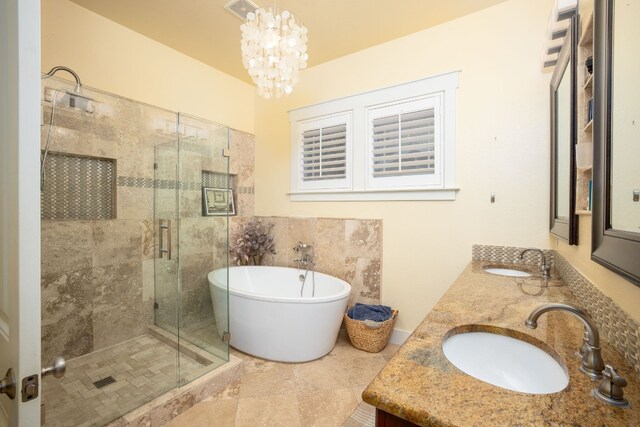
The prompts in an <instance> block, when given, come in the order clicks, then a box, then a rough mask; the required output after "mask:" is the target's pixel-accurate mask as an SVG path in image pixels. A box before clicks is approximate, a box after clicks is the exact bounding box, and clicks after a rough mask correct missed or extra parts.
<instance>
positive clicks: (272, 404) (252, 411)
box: [235, 393, 301, 427]
mask: <svg viewBox="0 0 640 427" xmlns="http://www.w3.org/2000/svg"><path fill="white" fill-rule="evenodd" d="M235 426H236V427H259V426H263V427H273V426H287V427H297V426H298V427H301V423H300V414H299V412H298V399H297V396H296V394H295V393H287V394H280V395H275V396H266V397H247V398H241V399H239V400H238V410H237V413H236V423H235Z"/></svg>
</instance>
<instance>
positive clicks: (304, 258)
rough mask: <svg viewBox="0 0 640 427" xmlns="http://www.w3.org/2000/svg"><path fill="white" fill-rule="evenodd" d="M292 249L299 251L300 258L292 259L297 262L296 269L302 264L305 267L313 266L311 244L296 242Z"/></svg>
mask: <svg viewBox="0 0 640 427" xmlns="http://www.w3.org/2000/svg"><path fill="white" fill-rule="evenodd" d="M293 250H294V251H296V252H300V253H301V256H300V258H298V259H294V260H293V262H295V263H297V264H298V270H299V269H300V266H304V267H305V268H307V269H308V268H309V267H313V265H314V264H315V262H314V261H313V255H314V254H313V246H311V245H307V244H306V243H302V242H298V244H297V245H295V246H294V247H293Z"/></svg>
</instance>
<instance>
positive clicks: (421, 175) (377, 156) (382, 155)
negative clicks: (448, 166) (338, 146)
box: [368, 96, 441, 188]
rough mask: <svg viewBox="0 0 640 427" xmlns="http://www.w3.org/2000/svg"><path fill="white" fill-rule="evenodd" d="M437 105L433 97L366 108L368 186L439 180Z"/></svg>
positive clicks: (417, 183) (391, 185) (416, 184)
mask: <svg viewBox="0 0 640 427" xmlns="http://www.w3.org/2000/svg"><path fill="white" fill-rule="evenodd" d="M439 104H440V102H439V97H438V96H434V97H428V98H424V99H419V100H411V101H406V102H401V103H394V104H391V105H383V106H376V107H372V108H370V109H369V120H368V126H369V138H368V141H369V175H368V184H369V186H371V187H378V188H380V187H382V188H384V187H397V186H412V185H413V186H418V185H432V184H434V183H436V182H437V181H438V176H437V175H438V170H439V160H440V159H439V158H438V156H439V155H440V134H441V130H440V127H441V124H440V114H439Z"/></svg>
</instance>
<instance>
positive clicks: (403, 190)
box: [289, 71, 460, 201]
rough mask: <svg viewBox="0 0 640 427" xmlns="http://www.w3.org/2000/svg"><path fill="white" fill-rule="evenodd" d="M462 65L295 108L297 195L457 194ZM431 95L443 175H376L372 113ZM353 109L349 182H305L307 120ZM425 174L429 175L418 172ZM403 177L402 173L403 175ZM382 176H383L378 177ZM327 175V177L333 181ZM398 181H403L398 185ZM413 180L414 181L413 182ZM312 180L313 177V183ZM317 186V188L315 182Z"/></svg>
mask: <svg viewBox="0 0 640 427" xmlns="http://www.w3.org/2000/svg"><path fill="white" fill-rule="evenodd" d="M459 79H460V71H454V72H450V73H447V74H442V75H438V76H434V77H429V78H426V79H422V80H417V81H414V82H410V83H405V84H401V85H397V86H392V87H387V88H384V89H378V90H374V91H371V92H365V93H361V94H358V95H353V96H349V97H346V98H339V99H336V100H332V101H327V102H323V103H320V104H315V105H311V106H308V107H303V108H299V109H296V110H292V111H289V121H290V125H291V191H290V193H289V197H290V200H292V201H367V200H455V198H456V193H457V191H458V188H457V187H456V185H455V142H456V135H455V133H456V132H455V129H456V121H455V120H456V116H455V115H456V89H457V88H458V84H459ZM426 99H431V100H433V102H434V103H436V104H437V105H438V108H439V120H440V126H439V129H438V132H439V137H438V139H439V144H440V145H439V148H438V150H439V152H438V154H439V155H437V156H436V163H437V165H438V168H440V169H439V171H438V172H439V173H438V174H437V175H438V178H432V179H426V180H425V179H423V180H422V181H420V179H416V178H415V176H414V178H413V179H411V180H404V179H400V180H386V183H383V181H385V180H380V178H372V177H370V175H371V164H370V162H371V160H370V151H371V148H370V145H371V141H372V140H371V131H370V129H371V127H372V126H371V124H370V123H371V122H370V120H371V114H373V113H375V112H376V111H377V109H379V108H385V107H387V106H392V105H399V104H404V103H408V104H409V103H411V102H414V101H420V100H426ZM342 114H348V115H349V116H350V119H351V123H350V126H349V125H348V127H349V129H350V132H348V139H349V140H348V143H347V144H348V145H347V178H348V179H346V182H343V183H340V185H337V184H335V183H334V185H333V186H328V185H323V184H322V183H321V182H320V181H318V182H320V183H319V184H317V185H313V186H310V185H305V183H304V182H303V181H302V163H301V148H300V146H301V143H302V142H301V141H302V139H301V126H302V125H303V124H304V123H307V122H312V121H314V120H316V121H320V120H324V119H327V118H330V117H335V116H339V115H342ZM416 176H420V177H423V178H424V176H425V175H416ZM398 178H402V177H398ZM376 180H377V181H376ZM328 181H331V180H325V181H324V183H325V184H328ZM392 181H397V182H396V183H395V184H397V185H393V184H392ZM409 181H413V182H409ZM308 183H309V182H307V184H308ZM311 187H314V188H311Z"/></svg>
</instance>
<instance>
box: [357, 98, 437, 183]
mask: <svg viewBox="0 0 640 427" xmlns="http://www.w3.org/2000/svg"><path fill="white" fill-rule="evenodd" d="M430 108H433V109H434V110H435V111H434V112H435V122H436V125H435V126H434V128H435V129H434V130H435V135H434V156H435V165H434V166H435V171H434V173H433V174H419V175H406V176H394V177H385V178H382V177H379V178H376V177H374V176H373V121H374V120H375V119H377V118H380V117H386V116H395V115H398V116H400V115H402V114H405V113H411V112H414V111H420V110H424V109H430ZM441 111H442V93H438V94H432V95H429V96H426V97H420V98H415V99H409V100H402V101H400V102H392V103H387V104H382V105H376V106H372V107H370V108H368V109H367V140H366V146H367V188H369V189H381V188H385V189H390V188H393V189H408V188H422V189H428V188H436V189H437V188H440V187H441V185H442V168H443V163H444V162H443V160H444V159H443V158H444V156H443V155H442V125H443V123H442V113H441Z"/></svg>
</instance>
